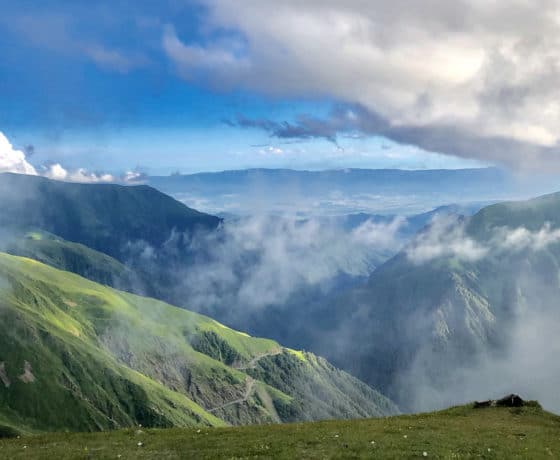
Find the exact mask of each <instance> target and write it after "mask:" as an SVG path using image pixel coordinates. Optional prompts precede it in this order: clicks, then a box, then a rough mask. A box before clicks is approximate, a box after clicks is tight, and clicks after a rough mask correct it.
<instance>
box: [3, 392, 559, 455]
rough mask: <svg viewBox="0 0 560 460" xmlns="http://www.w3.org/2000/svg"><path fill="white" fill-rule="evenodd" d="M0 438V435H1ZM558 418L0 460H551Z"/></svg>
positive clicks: (155, 437)
mask: <svg viewBox="0 0 560 460" xmlns="http://www.w3.org/2000/svg"><path fill="white" fill-rule="evenodd" d="M0 437H1V435H0ZM559 450H560V417H558V416H557V415H554V414H551V413H549V412H546V411H544V410H543V409H541V408H540V407H539V405H538V403H529V404H527V405H526V406H524V407H515V408H508V407H490V408H485V409H475V408H474V407H473V404H467V405H464V406H458V407H452V408H450V409H446V410H444V411H440V412H434V413H427V414H416V415H403V416H399V417H391V418H383V419H367V420H350V421H342V420H332V421H326V422H315V423H304V424H299V423H298V424H290V425H265V426H250V427H242V428H239V427H233V428H201V429H172V430H147V429H144V428H142V429H136V430H120V431H111V432H107V433H46V434H41V435H38V436H21V437H20V438H19V439H18V438H17V437H16V435H13V437H12V438H11V439H0V452H2V453H3V455H5V456H6V458H57V459H61V460H66V459H74V458H87V457H95V458H121V457H122V458H153V459H159V458H166V457H167V458H200V459H231V458H278V459H292V458H304V459H340V458H387V459H397V458H428V459H430V458H490V459H512V458H531V459H548V458H554V457H555V456H557V455H556V453H557V452H558V451H559Z"/></svg>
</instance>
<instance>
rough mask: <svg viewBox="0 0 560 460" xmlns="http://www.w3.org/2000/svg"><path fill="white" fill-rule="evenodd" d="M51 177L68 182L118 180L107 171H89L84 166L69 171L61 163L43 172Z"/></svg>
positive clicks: (93, 182) (92, 182)
mask: <svg viewBox="0 0 560 460" xmlns="http://www.w3.org/2000/svg"><path fill="white" fill-rule="evenodd" d="M42 175H43V176H45V177H48V178H49V179H54V180H61V181H66V182H79V183H83V184H95V183H100V182H116V179H115V177H114V176H113V175H111V174H107V173H99V174H98V173H94V172H89V171H87V170H86V169H84V168H78V169H76V170H74V171H68V170H66V169H64V168H63V167H62V165H60V164H59V163H55V164H53V165H50V166H49V167H48V168H47V169H46V170H45V171H44V173H43V174H42Z"/></svg>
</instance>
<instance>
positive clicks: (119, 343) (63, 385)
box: [0, 253, 396, 430]
mask: <svg viewBox="0 0 560 460" xmlns="http://www.w3.org/2000/svg"><path fill="white" fill-rule="evenodd" d="M0 316H1V320H0V380H1V382H0V421H1V422H2V423H0V424H2V425H5V426H12V427H18V428H20V429H23V430H63V429H69V430H97V429H111V428H119V427H126V426H132V425H135V424H139V423H140V424H142V425H145V426H159V427H169V426H189V425H197V424H202V425H220V424H243V423H265V422H277V421H296V420H308V419H321V418H330V417H360V416H379V415H388V414H392V413H395V412H396V407H395V406H394V405H393V404H392V403H391V402H390V401H389V400H387V399H386V398H384V397H383V396H381V395H380V394H379V393H377V392H375V391H374V390H372V389H371V388H369V387H368V386H366V385H365V384H363V383H361V382H360V381H358V380H356V379H354V378H353V377H351V376H350V375H348V374H346V373H344V372H342V371H339V370H337V369H335V368H333V367H332V366H331V365H329V364H328V363H327V362H325V361H324V360H322V359H320V358H317V357H315V356H313V355H311V354H307V353H300V352H295V351H292V350H288V349H285V348H282V347H281V346H279V345H278V344H277V343H276V342H273V341H271V340H266V339H256V338H252V337H249V336H247V335H246V334H242V333H239V332H236V331H233V330H231V329H229V328H227V327H225V326H222V325H221V324H219V323H217V322H216V321H214V320H212V319H210V318H207V317H204V316H201V315H198V314H194V313H191V312H188V311H186V310H182V309H179V308H175V307H172V306H170V305H167V304H165V303H162V302H159V301H156V300H153V299H148V298H143V297H138V296H135V295H132V294H126V293H124V292H121V291H116V290H114V289H111V288H108V287H104V286H101V285H99V284H96V283H93V282H91V281H88V280H86V279H84V278H82V277H79V276H77V275H74V274H71V273H68V272H64V271H59V270H56V269H54V268H51V267H48V266H46V265H43V264H41V263H39V262H36V261H33V260H30V259H25V258H21V257H15V256H10V255H7V254H1V253H0Z"/></svg>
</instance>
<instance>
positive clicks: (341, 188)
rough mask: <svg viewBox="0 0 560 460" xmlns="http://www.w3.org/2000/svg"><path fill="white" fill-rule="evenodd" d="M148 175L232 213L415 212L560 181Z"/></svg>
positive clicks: (459, 173) (379, 174) (183, 195)
mask: <svg viewBox="0 0 560 460" xmlns="http://www.w3.org/2000/svg"><path fill="white" fill-rule="evenodd" d="M147 183H148V184H149V185H151V186H153V187H155V188H157V189H158V190H161V191H163V192H164V193H168V194H170V195H172V196H174V197H175V198H177V199H179V200H181V201H183V202H184V203H186V204H188V205H190V206H194V207H195V208H197V209H203V210H205V211H208V212H211V213H214V214H219V215H222V216H226V217H227V216H228V215H231V214H237V215H254V214H257V213H268V214H274V213H276V214H278V213H291V214H294V215H298V216H301V217H308V216H310V215H313V216H320V215H333V216H335V215H341V214H356V213H360V212H363V213H367V214H383V215H387V214H399V215H403V214H407V215H411V214H418V213H421V212H424V211H425V210H429V209H432V208H436V207H439V206H442V205H446V204H448V203H460V204H462V203H469V202H477V201H486V202H489V201H491V202H495V201H501V200H506V199H519V198H524V197H530V196H535V195H538V194H543V193H547V192H550V191H552V190H555V189H556V181H555V180H552V179H551V178H550V177H544V178H531V180H525V179H521V178H519V177H516V176H514V175H512V174H510V173H508V172H505V171H503V170H500V169H496V168H479V169H457V170H415V171H409V170H398V169H339V170H325V171H297V170H290V169H247V170H239V171H222V172H214V173H198V174H185V175H179V174H175V175H171V176H152V177H148V178H147Z"/></svg>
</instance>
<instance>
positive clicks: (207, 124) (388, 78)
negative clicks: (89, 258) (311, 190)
mask: <svg viewBox="0 0 560 460" xmlns="http://www.w3.org/2000/svg"><path fill="white" fill-rule="evenodd" d="M0 11H1V14H0V133H2V135H1V136H0V146H3V147H2V150H0V168H3V169H2V170H4V171H6V170H21V171H27V172H29V171H31V169H30V168H34V170H35V171H36V173H38V174H45V175H50V176H51V177H55V178H65V179H68V180H84V181H91V180H104V178H105V179H107V178H109V177H112V178H114V177H117V176H119V177H122V175H123V174H126V173H128V174H134V173H140V172H141V173H147V174H170V173H173V172H177V171H179V172H182V173H192V172H198V171H216V170H224V169H241V168H248V167H271V168H272V167H289V168H296V169H329V168H346V167H362V168H405V169H426V168H460V167H481V166H488V165H497V166H503V167H506V168H510V169H514V170H519V171H524V172H527V171H529V172H531V171H534V170H545V171H550V170H556V169H558V168H559V167H560V161H559V160H560V159H559V156H558V129H557V126H558V121H559V119H558V118H559V116H560V98H559V94H558V92H559V91H560V87H559V86H558V85H557V82H558V81H559V77H560V4H559V3H558V2H557V1H556V0H554V1H549V0H532V1H528V0H513V1H502V0H494V1H491V2H490V1H487V0H468V1H466V0H457V1H456V2H452V3H450V2H448V1H446V0H427V1H410V0H393V1H391V2H387V1H381V0H371V1H365V0H345V1H335V0H298V1H295V0H283V1H281V2H279V1H277V0H276V1H275V0H239V1H231V0H197V1H194V0H192V1H188V0H162V1H158V2H153V1H145V0H137V1H134V2H132V1H122V0H112V1H107V0H99V1H96V2H86V1H80V0H77V1H62V0H58V1H54V0H43V1H41V2H39V1H28V0H19V1H18V2H14V1H10V0H0Z"/></svg>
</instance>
